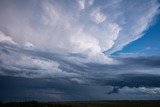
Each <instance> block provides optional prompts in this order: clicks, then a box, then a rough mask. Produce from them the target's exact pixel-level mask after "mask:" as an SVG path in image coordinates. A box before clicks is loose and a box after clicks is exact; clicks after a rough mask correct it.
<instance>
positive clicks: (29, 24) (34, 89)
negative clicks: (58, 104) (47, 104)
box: [0, 0, 160, 101]
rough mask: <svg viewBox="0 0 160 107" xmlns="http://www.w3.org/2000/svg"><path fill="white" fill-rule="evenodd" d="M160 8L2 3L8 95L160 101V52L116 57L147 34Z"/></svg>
mask: <svg viewBox="0 0 160 107" xmlns="http://www.w3.org/2000/svg"><path fill="white" fill-rule="evenodd" d="M159 7H160V4H159V3H158V1H156V0H136V1H133V0H38V1H37V0H12V1H11V0H10V1H9V0H1V1H0V80H1V82H0V87H2V88H0V99H4V100H7V99H9V98H10V99H11V100H13V99H30V100H34V99H36V100H46V101H53V100H54V101H57V100H58V101H63V100H104V99H120V98H121V99H137V98H138V99H160V79H159V78H160V56H152V57H140V56H136V57H112V56H111V53H114V52H116V51H118V50H121V49H122V48H123V47H124V46H126V45H128V44H130V43H131V42H132V41H135V40H137V39H139V38H141V37H142V36H143V33H144V32H145V31H146V30H147V29H148V28H149V27H150V26H152V24H153V22H154V21H155V19H156V16H157V15H158V14H159ZM20 80H21V82H20ZM12 82H13V83H12ZM11 83H12V84H11ZM11 88H13V90H10V89H11ZM28 90H29V91H28ZM11 93H15V94H11ZM26 93H28V94H26ZM33 93H34V94H35V95H34V94H33ZM38 93H42V95H41V96H39V94H38Z"/></svg>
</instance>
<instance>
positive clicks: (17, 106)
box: [0, 101, 160, 107]
mask: <svg viewBox="0 0 160 107" xmlns="http://www.w3.org/2000/svg"><path fill="white" fill-rule="evenodd" d="M0 107H160V101H95V102H93V101H92V102H91V101H90V102H89V101H88V102H87V101H86V102H48V103H46V102H35V101H34V102H10V103H0Z"/></svg>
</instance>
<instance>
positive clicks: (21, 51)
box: [0, 43, 160, 101]
mask: <svg viewBox="0 0 160 107" xmlns="http://www.w3.org/2000/svg"><path fill="white" fill-rule="evenodd" d="M0 53H1V54H0V60H1V63H0V74H1V75H3V76H1V77H0V80H1V82H0V86H1V88H0V95H1V99H7V98H11V99H12V98H13V99H18V98H19V99H29V100H34V99H36V100H47V101H49V100H51V99H53V100H56V101H57V100H59V101H62V100H100V99H102V100H103V99H119V98H124V99H128V97H127V96H128V94H134V95H135V94H137V93H138V94H139V93H141V94H144V95H145V94H147V95H150V94H151V95H152V98H159V96H158V95H159V94H158V93H159V91H158V90H159V88H158V87H160V75H159V74H158V71H159V70H160V69H159V62H160V58H159V57H134V58H113V59H114V60H116V61H118V63H116V64H114V63H113V64H101V63H87V62H86V63H82V62H80V61H79V60H76V61H74V57H78V58H80V59H83V58H85V56H83V55H81V54H74V53H64V54H59V53H56V52H55V53H51V52H45V51H41V50H38V49H28V48H25V47H19V46H16V45H10V44H5V43H1V44H0ZM17 57H18V60H17V59H16V58H17ZM19 57H21V58H22V59H23V58H25V57H31V59H29V62H28V60H26V59H25V60H22V59H19ZM6 58H8V59H7V60H8V61H9V62H8V61H7V60H6ZM72 58H73V59H72ZM10 59H15V60H17V61H16V62H18V61H19V63H17V64H15V62H14V61H13V63H11V62H12V60H11V61H10ZM32 60H33V62H34V60H35V62H34V63H33V62H32ZM37 60H38V62H37ZM25 61H26V63H25ZM39 61H40V62H41V61H42V62H43V63H42V65H43V64H46V63H47V65H46V66H48V63H49V65H50V63H51V61H54V62H55V63H58V66H56V69H50V67H49V68H48V67H46V68H45V69H44V68H43V66H37V65H35V66H31V65H32V64H37V63H38V64H39V63H40V62H39ZM44 62H45V63H44ZM28 63H29V64H28ZM44 67H45V66H44ZM51 68H52V66H51ZM54 70H59V71H58V72H61V73H60V75H58V74H56V73H54V72H55V71H54ZM146 70H149V72H147V73H145V72H146ZM155 70H157V71H155ZM48 71H51V72H48ZM139 71H144V72H143V73H142V72H139ZM50 73H51V74H50ZM66 73H67V75H66ZM73 73H74V74H76V75H74V76H73V75H72V74H73ZM13 76H14V77H13ZM24 77H25V78H24ZM152 87H153V88H152ZM154 87H155V88H154ZM156 87H157V88H156ZM144 89H145V91H144ZM147 90H148V91H149V92H148V91H147ZM39 93H42V96H40V95H39ZM154 93H157V94H154ZM123 94H127V95H126V96H124V95H123ZM138 94H137V95H138ZM117 95H119V96H117ZM48 96H49V97H48ZM143 98H144V97H143ZM147 98H149V97H147ZM147 98H146V99H147ZM53 100H52V101H53Z"/></svg>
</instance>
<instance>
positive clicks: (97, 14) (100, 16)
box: [90, 10, 106, 24]
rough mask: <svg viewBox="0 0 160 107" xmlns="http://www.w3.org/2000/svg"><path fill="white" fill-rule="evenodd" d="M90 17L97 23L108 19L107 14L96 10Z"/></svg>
mask: <svg viewBox="0 0 160 107" xmlns="http://www.w3.org/2000/svg"><path fill="white" fill-rule="evenodd" d="M90 17H91V20H92V21H93V22H95V23H97V24H99V23H102V22H104V21H105V20H106V16H105V15H104V14H103V13H101V12H99V11H96V10H95V11H93V12H92V13H91V14H90Z"/></svg>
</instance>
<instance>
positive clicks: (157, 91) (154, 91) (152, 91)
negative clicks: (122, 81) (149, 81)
mask: <svg viewBox="0 0 160 107" xmlns="http://www.w3.org/2000/svg"><path fill="white" fill-rule="evenodd" d="M120 93H122V94H124V93H126V94H138V95H141V94H143V95H160V87H148V88H147V87H138V88H135V87H133V88H129V87H123V88H121V89H120Z"/></svg>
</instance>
